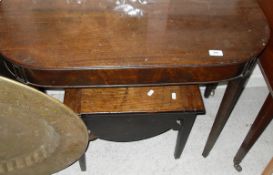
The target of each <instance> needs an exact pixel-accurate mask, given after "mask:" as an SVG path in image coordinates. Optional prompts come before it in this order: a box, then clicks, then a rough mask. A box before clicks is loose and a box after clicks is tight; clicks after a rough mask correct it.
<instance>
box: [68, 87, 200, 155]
mask: <svg viewBox="0 0 273 175" xmlns="http://www.w3.org/2000/svg"><path fill="white" fill-rule="evenodd" d="M173 93H175V95H174V94H173ZM64 103H65V104H66V105H67V106H69V107H70V108H72V109H73V110H74V111H75V112H77V113H78V114H79V115H80V116H81V117H82V119H83V121H84V122H85V123H86V125H87V126H88V128H89V129H90V131H91V132H92V133H93V135H95V136H96V137H97V138H100V139H104V140H110V141H118V142H128V141H136V140H142V139H146V138H150V137H153V136H156V135H159V134H162V133H163V132H165V131H168V130H170V129H174V130H178V136H177V142H176V147H175V153H174V157H175V158H179V157H180V156H181V154H182V152H183V149H184V147H185V145H186V142H187V139H188V137H189V134H190V131H191V129H192V126H193V124H194V121H195V118H196V115H198V114H203V113H204V112H205V108H204V104H203V100H202V97H201V94H200V91H199V88H198V86H197V85H195V86H193V85H185V86H159V87H129V88H86V89H80V88H78V89H66V93H65V98H64Z"/></svg>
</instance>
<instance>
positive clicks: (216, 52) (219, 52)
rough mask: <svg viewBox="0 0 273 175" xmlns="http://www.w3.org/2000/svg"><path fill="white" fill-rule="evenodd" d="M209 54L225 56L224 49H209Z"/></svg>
mask: <svg viewBox="0 0 273 175" xmlns="http://www.w3.org/2000/svg"><path fill="white" fill-rule="evenodd" d="M209 56H212V57H222V56H224V53H223V51H222V50H209Z"/></svg>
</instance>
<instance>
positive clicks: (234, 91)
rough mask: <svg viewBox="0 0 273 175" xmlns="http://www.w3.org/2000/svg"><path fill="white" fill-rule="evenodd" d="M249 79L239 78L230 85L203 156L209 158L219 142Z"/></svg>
mask: <svg viewBox="0 0 273 175" xmlns="http://www.w3.org/2000/svg"><path fill="white" fill-rule="evenodd" d="M246 80H247V78H238V79H235V80H232V81H230V82H229V83H228V86H227V89H226V92H225V95H224V97H223V99H222V102H221V105H220V108H219V110H218V113H217V115H216V118H215V121H214V123H213V126H212V129H211V131H210V134H209V137H208V140H207V143H206V145H205V148H204V151H203V153H202V155H203V156H204V157H207V156H208V154H209V152H210V151H211V149H212V148H213V146H214V144H215V142H216V141H217V139H218V137H219V135H220V133H221V131H222V130H223V128H224V126H225V124H226V122H227V120H228V118H229V116H230V114H231V112H232V110H233V108H234V106H235V104H236V103H237V101H238V99H239V97H240V95H241V93H242V91H243V89H244V84H245V82H246Z"/></svg>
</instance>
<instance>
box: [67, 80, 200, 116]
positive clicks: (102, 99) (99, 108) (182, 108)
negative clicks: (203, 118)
mask: <svg viewBox="0 0 273 175" xmlns="http://www.w3.org/2000/svg"><path fill="white" fill-rule="evenodd" d="M150 91H153V94H151V96H149V95H148V94H149V92H150ZM65 93H66V94H65V104H67V103H68V102H66V101H67V100H68V101H70V102H71V103H73V105H68V106H74V105H76V106H77V107H73V109H76V110H75V111H80V114H97V113H142V112H175V111H179V112H189V111H190V112H200V111H203V110H204V105H203V102H202V97H201V95H200V91H199V88H198V86H191V85H188V86H158V87H128V88H89V89H67V90H66V91H65ZM172 93H175V95H176V99H172ZM68 98H69V99H68ZM76 98H78V99H80V100H76ZM200 99H201V100H200ZM79 108H80V109H79Z"/></svg>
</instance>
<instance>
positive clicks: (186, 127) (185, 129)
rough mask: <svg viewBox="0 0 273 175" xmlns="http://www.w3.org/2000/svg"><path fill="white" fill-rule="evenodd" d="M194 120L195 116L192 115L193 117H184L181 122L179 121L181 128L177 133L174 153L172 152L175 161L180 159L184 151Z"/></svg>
mask: <svg viewBox="0 0 273 175" xmlns="http://www.w3.org/2000/svg"><path fill="white" fill-rule="evenodd" d="M195 119H196V115H193V116H189V117H185V118H184V119H183V120H181V128H180V129H179V131H178V135H177V140H176V146H175V152H174V158H175V159H178V158H180V156H181V154H182V152H183V150H184V147H185V145H186V143H187V140H188V137H189V134H190V132H191V128H192V126H193V124H194V121H195Z"/></svg>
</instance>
